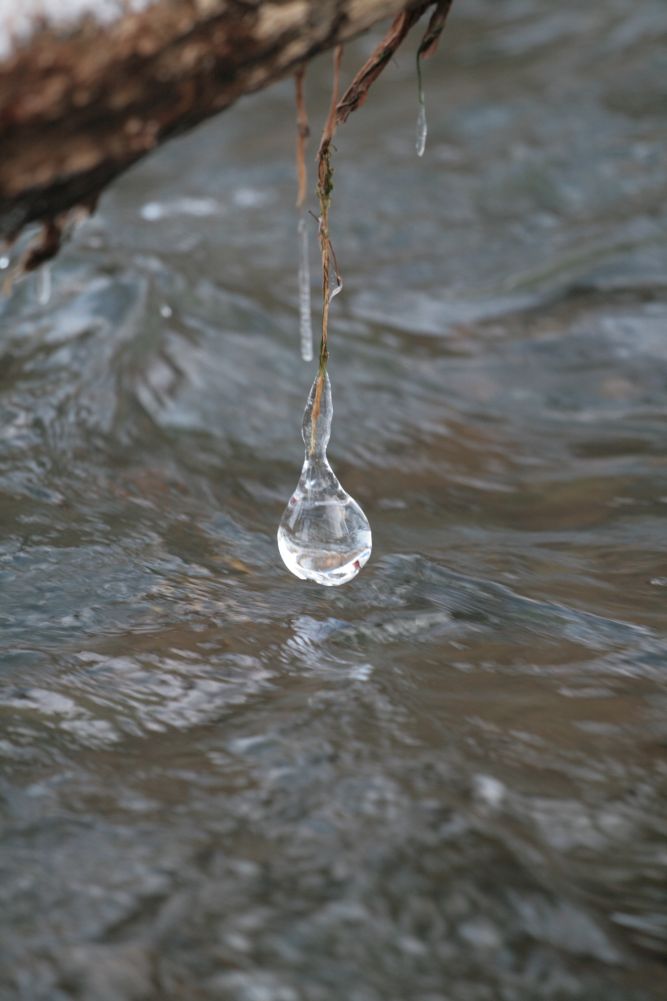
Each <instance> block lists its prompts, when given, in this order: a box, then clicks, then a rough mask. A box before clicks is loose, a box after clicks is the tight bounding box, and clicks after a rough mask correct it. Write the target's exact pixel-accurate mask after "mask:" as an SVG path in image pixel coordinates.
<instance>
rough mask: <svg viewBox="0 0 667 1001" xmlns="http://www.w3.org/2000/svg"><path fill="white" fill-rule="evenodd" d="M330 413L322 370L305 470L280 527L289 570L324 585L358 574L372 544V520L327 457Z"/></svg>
mask: <svg viewBox="0 0 667 1001" xmlns="http://www.w3.org/2000/svg"><path fill="white" fill-rule="evenodd" d="M332 414H333V406H332V402H331V384H330V382H329V376H328V375H324V376H323V377H322V376H320V375H319V374H318V376H317V377H316V379H315V382H314V383H313V385H312V387H311V390H310V393H309V395H308V402H307V404H306V409H305V412H304V415H303V428H302V434H303V441H304V444H305V446H306V456H305V459H304V463H303V469H302V470H301V476H300V478H299V482H298V484H297V487H296V490H295V491H294V493H293V494H292V496H291V497H290V499H289V502H288V504H287V507H286V508H285V512H284V514H283V516H282V518H281V520H280V526H279V528H278V549H279V550H280V555H281V556H282V559H283V562H284V564H285V566H286V567H287V569H288V570H290V571H291V572H292V573H293V574H294V575H295V576H296V577H299V578H300V579H301V580H312V581H315V582H316V583H317V584H324V585H325V586H326V587H333V586H336V585H338V584H346V583H347V582H348V581H350V580H352V578H353V577H356V576H357V574H358V573H359V571H360V570H361V568H362V567H363V566H364V565H365V564H366V563H367V562H368V558H369V556H370V555H371V545H372V540H371V528H370V525H369V524H368V518H367V517H366V515H365V514H364V512H363V511H362V510H361V508H360V507H359V505H358V504H357V502H356V501H355V500H354V498H352V497H350V495H349V494H348V493H346V492H345V490H343V488H342V486H341V485H340V483H339V482H338V480H337V479H336V476H335V475H334V472H333V470H332V468H331V466H330V465H329V461H328V459H327V445H328V443H329V437H330V434H331V418H332Z"/></svg>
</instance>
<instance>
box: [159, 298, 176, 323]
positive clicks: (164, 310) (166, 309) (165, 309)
mask: <svg viewBox="0 0 667 1001" xmlns="http://www.w3.org/2000/svg"><path fill="white" fill-rule="evenodd" d="M173 313H174V311H173V309H172V308H171V306H170V305H168V303H166V302H163V303H162V305H161V306H160V316H161V317H163V318H164V319H165V320H168V319H169V317H170V316H173Z"/></svg>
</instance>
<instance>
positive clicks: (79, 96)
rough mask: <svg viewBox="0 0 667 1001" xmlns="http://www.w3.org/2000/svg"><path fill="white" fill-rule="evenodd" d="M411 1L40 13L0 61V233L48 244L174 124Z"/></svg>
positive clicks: (183, 0)
mask: <svg viewBox="0 0 667 1001" xmlns="http://www.w3.org/2000/svg"><path fill="white" fill-rule="evenodd" d="M429 5H430V4H424V3H423V2H422V3H418V2H417V3H415V2H406V0H155V2H153V3H152V4H151V5H150V6H149V7H148V8H146V9H145V10H143V11H141V12H136V13H126V14H125V15H124V16H122V17H121V18H119V19H118V20H117V21H115V22H113V23H112V24H111V25H109V24H107V25H104V26H102V25H100V24H99V23H98V22H96V21H95V20H93V19H92V18H87V19H84V20H82V21H81V22H80V23H79V24H78V25H76V26H74V27H73V28H70V29H69V30H68V31H67V32H66V33H65V32H63V31H62V29H61V30H59V31H57V30H55V29H54V28H53V27H50V26H49V25H48V24H47V23H44V22H42V23H41V24H39V25H37V26H36V27H35V29H34V31H33V32H32V34H31V35H30V37H29V38H28V39H27V40H26V41H23V42H21V43H20V44H17V46H16V47H15V48H14V49H13V51H12V52H11V55H9V56H7V57H6V58H5V59H4V60H3V61H2V62H0V150H1V151H2V155H1V156H0V237H2V238H5V239H7V240H12V239H13V238H14V237H16V235H17V234H18V233H19V232H20V231H21V229H22V228H23V227H24V226H25V225H26V224H28V223H30V222H43V223H45V230H44V233H45V238H44V241H43V243H44V246H42V245H41V244H40V246H39V247H35V248H34V252H33V257H32V258H30V259H29V260H28V261H27V263H26V267H27V268H28V269H29V268H30V267H35V266H37V264H39V263H40V262H41V261H42V260H45V259H47V258H48V257H50V256H52V253H53V252H55V250H54V249H53V248H54V245H55V249H56V250H57V244H58V242H59V240H58V233H59V232H60V230H61V229H62V228H63V226H64V225H65V223H66V220H67V217H68V213H69V212H70V210H73V209H75V208H76V207H83V208H84V209H85V208H87V209H92V208H93V207H94V205H95V203H96V201H97V199H98V197H99V195H100V193H101V192H102V191H103V189H104V188H105V187H106V186H107V185H108V184H109V183H110V182H111V181H112V180H113V179H114V178H115V177H117V176H118V175H119V174H121V173H122V172H123V171H125V170H127V168H128V167H130V166H131V165H132V164H134V163H136V162H137V161H138V160H140V159H141V158H142V157H144V156H146V154H148V153H149V152H150V151H151V150H153V149H154V148H155V147H156V146H158V145H160V144H161V143H163V142H164V141H165V140H167V139H169V138H170V137H172V136H175V135H178V134H180V133H183V132H185V131H187V130H188V129H190V128H192V127H193V126H194V125H197V124H198V123H199V122H201V121H203V120H204V119H205V118H208V117H209V116H211V115H213V114H216V113H217V112H219V111H221V110H223V109H224V108H227V107H228V106H229V105H230V104H232V103H233V102H234V101H236V100H237V98H239V97H241V96H242V95H243V94H248V93H250V92H252V91H255V90H258V89H260V88H262V87H265V86H266V85H267V84H269V83H271V82H272V81H274V80H277V79H278V78H280V77H282V76H284V75H285V74H287V73H289V72H291V71H294V70H295V69H296V68H297V67H298V66H299V65H301V64H303V63H304V62H306V61H307V60H308V59H310V58H311V57H312V56H314V55H316V54H317V53H319V52H322V51H323V50H325V49H327V48H330V47H331V46H333V45H336V44H338V43H340V42H343V41H346V40H347V39H349V38H351V37H353V36H354V35H357V34H359V33H360V32H362V31H364V30H366V29H367V28H369V27H370V26H371V25H372V24H374V23H375V22H376V21H378V20H380V19H381V18H384V17H387V16H391V15H395V14H397V13H398V12H400V11H403V10H405V9H408V10H412V9H414V8H425V7H427V6H429Z"/></svg>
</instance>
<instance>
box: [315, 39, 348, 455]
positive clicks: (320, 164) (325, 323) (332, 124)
mask: <svg viewBox="0 0 667 1001" xmlns="http://www.w3.org/2000/svg"><path fill="white" fill-rule="evenodd" d="M342 57H343V46H342V45H337V46H336V48H335V49H334V54H333V82H332V87H331V104H330V106H329V114H328V115H327V120H326V122H325V124H324V130H323V132H322V138H321V139H320V146H319V149H318V151H317V197H318V198H319V202H320V219H319V223H320V226H319V236H320V250H321V253H322V337H321V339H320V368H319V373H318V378H317V386H316V388H315V398H314V400H313V417H312V427H313V438H314V436H315V429H316V427H317V418H318V417H319V413H320V403H321V400H322V390H323V388H324V377H325V375H326V371H327V361H328V360H329V348H328V345H327V335H328V330H329V304H330V302H331V287H330V278H329V275H330V258H331V240H330V239H329V208H330V206H331V192H332V191H333V167H332V165H331V143H332V141H333V137H334V133H335V131H336V124H337V121H336V107H337V105H338V92H339V89H340V62H341V59H342ZM336 272H338V269H337V268H336Z"/></svg>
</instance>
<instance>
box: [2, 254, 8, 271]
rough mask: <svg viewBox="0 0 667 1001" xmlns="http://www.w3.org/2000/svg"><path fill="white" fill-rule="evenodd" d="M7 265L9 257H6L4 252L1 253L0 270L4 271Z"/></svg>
mask: <svg viewBox="0 0 667 1001" xmlns="http://www.w3.org/2000/svg"><path fill="white" fill-rule="evenodd" d="M8 267H9V258H8V257H7V255H6V254H3V255H2V257H0V271H4V270H5V269H6V268H8Z"/></svg>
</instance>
